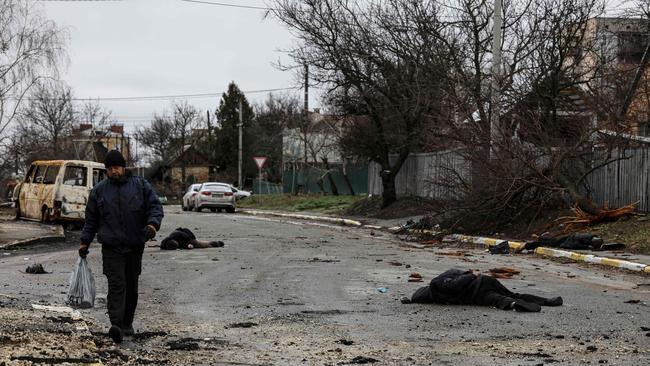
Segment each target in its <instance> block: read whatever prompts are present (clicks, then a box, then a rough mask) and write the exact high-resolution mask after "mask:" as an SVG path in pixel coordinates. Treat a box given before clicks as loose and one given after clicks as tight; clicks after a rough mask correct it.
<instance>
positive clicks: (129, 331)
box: [122, 325, 135, 337]
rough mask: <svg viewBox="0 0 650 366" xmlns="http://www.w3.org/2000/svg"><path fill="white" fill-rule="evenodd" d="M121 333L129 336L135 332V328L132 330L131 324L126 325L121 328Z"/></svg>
mask: <svg viewBox="0 0 650 366" xmlns="http://www.w3.org/2000/svg"><path fill="white" fill-rule="evenodd" d="M122 333H123V334H124V336H125V337H131V336H133V335H134V334H135V330H133V325H129V326H128V327H124V328H122Z"/></svg>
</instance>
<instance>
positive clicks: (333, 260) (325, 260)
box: [307, 257, 340, 263]
mask: <svg viewBox="0 0 650 366" xmlns="http://www.w3.org/2000/svg"><path fill="white" fill-rule="evenodd" d="M307 262H322V263H333V262H340V260H338V259H320V258H318V257H314V258H310V259H307Z"/></svg>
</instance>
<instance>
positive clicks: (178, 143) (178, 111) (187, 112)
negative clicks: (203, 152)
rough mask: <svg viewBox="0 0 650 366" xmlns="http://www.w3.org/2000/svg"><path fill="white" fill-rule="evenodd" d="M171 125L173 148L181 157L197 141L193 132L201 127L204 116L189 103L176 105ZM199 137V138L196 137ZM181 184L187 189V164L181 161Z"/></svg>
mask: <svg viewBox="0 0 650 366" xmlns="http://www.w3.org/2000/svg"><path fill="white" fill-rule="evenodd" d="M171 123H172V126H173V129H172V131H173V134H174V141H173V144H172V146H174V147H175V150H176V152H177V153H176V155H177V156H181V155H182V154H183V153H184V152H185V150H186V148H187V147H190V146H192V145H193V144H194V143H195V142H196V141H195V139H192V137H193V136H192V132H193V131H194V129H196V128H198V127H199V126H201V124H202V123H203V118H202V114H200V113H199V110H198V109H196V107H194V106H191V105H189V104H187V102H177V103H174V106H173V112H172V116H171ZM194 137H197V136H194ZM180 163H181V183H182V186H183V187H182V188H183V189H185V187H186V176H185V170H186V165H187V162H186V160H185V159H181V161H180Z"/></svg>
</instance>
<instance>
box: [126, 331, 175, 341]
mask: <svg viewBox="0 0 650 366" xmlns="http://www.w3.org/2000/svg"><path fill="white" fill-rule="evenodd" d="M168 334H169V333H167V332H160V331H158V332H141V333H135V334H134V335H133V339H139V340H144V339H149V338H153V337H164V336H166V335H168Z"/></svg>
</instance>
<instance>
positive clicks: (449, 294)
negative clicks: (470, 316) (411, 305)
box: [411, 269, 476, 304]
mask: <svg viewBox="0 0 650 366" xmlns="http://www.w3.org/2000/svg"><path fill="white" fill-rule="evenodd" d="M475 279H476V275H474V274H473V273H472V271H462V270H459V269H450V270H447V271H445V272H443V273H441V274H440V275H438V276H437V277H435V278H434V279H432V280H431V282H430V283H429V286H426V287H422V288H419V289H418V290H417V291H415V293H414V294H413V296H412V298H411V301H413V302H417V303H436V304H461V303H464V302H465V301H464V299H465V298H466V297H467V295H471V294H467V292H468V291H473V290H470V289H469V285H470V284H471V283H472V281H474V280H475Z"/></svg>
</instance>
